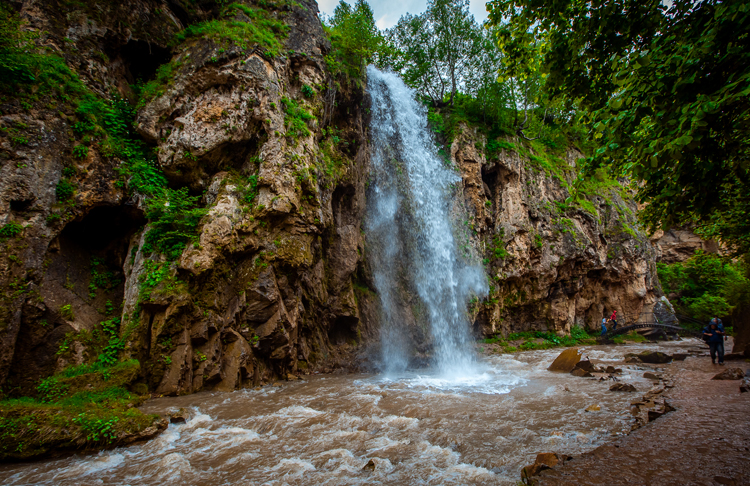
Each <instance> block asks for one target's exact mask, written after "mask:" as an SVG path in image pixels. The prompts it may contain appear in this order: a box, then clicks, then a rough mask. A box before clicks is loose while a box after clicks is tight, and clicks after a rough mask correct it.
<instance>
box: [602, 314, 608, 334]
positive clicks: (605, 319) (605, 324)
mask: <svg viewBox="0 0 750 486" xmlns="http://www.w3.org/2000/svg"><path fill="white" fill-rule="evenodd" d="M605 334H607V318H606V317H602V333H601V335H602V336H604V335H605Z"/></svg>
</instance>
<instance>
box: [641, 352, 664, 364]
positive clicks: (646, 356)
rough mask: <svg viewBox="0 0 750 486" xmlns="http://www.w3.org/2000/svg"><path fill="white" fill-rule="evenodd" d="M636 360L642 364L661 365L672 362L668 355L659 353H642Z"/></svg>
mask: <svg viewBox="0 0 750 486" xmlns="http://www.w3.org/2000/svg"><path fill="white" fill-rule="evenodd" d="M638 359H640V360H641V361H642V362H643V363H649V364H663V363H670V362H671V361H672V357H671V356H670V355H668V354H665V353H660V352H658V351H644V352H642V353H641V354H639V355H638Z"/></svg>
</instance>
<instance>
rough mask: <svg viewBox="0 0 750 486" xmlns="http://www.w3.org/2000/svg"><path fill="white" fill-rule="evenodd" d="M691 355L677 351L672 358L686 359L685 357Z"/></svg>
mask: <svg viewBox="0 0 750 486" xmlns="http://www.w3.org/2000/svg"><path fill="white" fill-rule="evenodd" d="M688 356H690V355H689V354H688V353H675V354H673V355H672V359H673V360H675V361H685V358H687V357H688Z"/></svg>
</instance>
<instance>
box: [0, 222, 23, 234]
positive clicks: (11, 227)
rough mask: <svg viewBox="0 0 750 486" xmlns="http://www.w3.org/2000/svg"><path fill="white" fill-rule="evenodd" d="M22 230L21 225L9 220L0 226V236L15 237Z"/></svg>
mask: <svg viewBox="0 0 750 486" xmlns="http://www.w3.org/2000/svg"><path fill="white" fill-rule="evenodd" d="M22 231H23V226H21V225H20V224H18V223H16V222H15V221H11V222H10V223H5V224H4V225H3V226H2V228H0V238H15V237H16V236H18V235H20V234H21V232H22Z"/></svg>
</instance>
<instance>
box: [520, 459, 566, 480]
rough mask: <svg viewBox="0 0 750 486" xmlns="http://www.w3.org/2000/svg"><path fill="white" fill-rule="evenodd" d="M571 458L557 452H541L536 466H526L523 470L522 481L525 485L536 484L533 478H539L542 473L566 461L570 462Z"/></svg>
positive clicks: (535, 462) (535, 463)
mask: <svg viewBox="0 0 750 486" xmlns="http://www.w3.org/2000/svg"><path fill="white" fill-rule="evenodd" d="M570 459H571V457H570V456H567V455H565V454H558V453H556V452H541V453H539V454H537V456H536V460H535V461H534V464H530V465H528V466H525V467H524V468H523V469H522V470H521V479H522V480H523V482H524V484H535V481H534V480H533V479H531V478H533V477H534V476H538V475H539V474H540V473H541V472H542V471H544V470H547V469H552V468H553V467H556V466H558V465H561V464H563V463H564V462H565V461H569V460H570Z"/></svg>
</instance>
